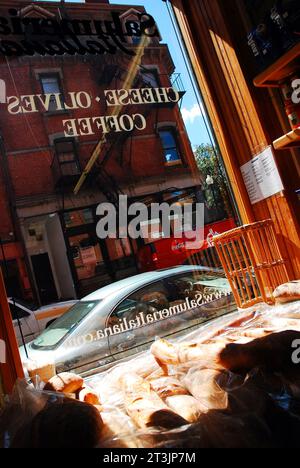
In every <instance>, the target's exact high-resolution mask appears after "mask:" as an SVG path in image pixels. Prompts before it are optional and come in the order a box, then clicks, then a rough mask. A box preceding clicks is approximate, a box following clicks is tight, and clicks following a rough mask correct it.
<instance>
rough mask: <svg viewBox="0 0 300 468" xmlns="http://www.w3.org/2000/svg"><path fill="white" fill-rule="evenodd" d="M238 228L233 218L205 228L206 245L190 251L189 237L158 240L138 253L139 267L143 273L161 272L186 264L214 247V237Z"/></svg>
mask: <svg viewBox="0 0 300 468" xmlns="http://www.w3.org/2000/svg"><path fill="white" fill-rule="evenodd" d="M235 227H236V222H235V220H234V219H233V218H230V219H226V220H223V221H217V222H215V223H211V224H207V225H206V226H205V227H204V239H205V241H204V243H203V245H202V246H201V248H200V249H192V250H191V249H189V248H187V247H186V241H187V237H186V236H185V235H184V234H183V235H182V237H180V238H176V239H175V238H174V237H171V238H167V239H163V238H162V239H158V240H157V241H154V242H151V243H149V244H147V245H144V246H143V247H141V248H140V249H139V251H138V265H139V269H140V271H141V272H147V271H153V270H160V269H162V268H170V267H173V266H178V265H182V264H184V263H185V262H186V261H187V260H188V259H189V258H190V257H191V256H192V255H193V254H196V253H198V252H201V251H204V250H206V249H209V248H210V247H212V238H213V236H214V235H217V234H222V233H223V232H226V231H229V230H231V229H234V228H235Z"/></svg>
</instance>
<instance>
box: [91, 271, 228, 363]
mask: <svg viewBox="0 0 300 468" xmlns="http://www.w3.org/2000/svg"><path fill="white" fill-rule="evenodd" d="M233 310H236V305H235V302H234V298H233V296H232V293H231V290H230V287H229V283H228V281H227V280H226V278H225V277H224V275H223V274H216V273H209V272H205V273H203V272H188V273H184V274H181V275H173V276H170V277H167V278H166V279H163V280H161V281H157V282H155V283H152V284H150V285H149V286H147V287H144V288H142V289H140V290H138V291H137V292H135V293H133V294H132V295H130V296H129V297H127V298H126V299H125V300H124V301H123V302H121V304H119V306H118V307H117V308H116V309H115V310H114V311H113V312H112V314H111V315H110V316H109V318H108V319H107V322H106V328H105V339H107V343H108V347H109V352H110V353H112V354H115V353H118V352H122V351H129V350H132V352H135V351H136V350H137V348H139V347H140V346H141V345H144V344H146V343H149V342H151V341H153V339H155V337H157V336H159V337H164V336H168V335H172V334H174V333H177V332H179V331H181V330H185V329H189V328H191V327H193V326H195V325H198V324H201V323H203V322H207V321H209V320H212V319H214V318H216V317H219V316H221V315H225V314H227V313H229V312H232V311H233ZM99 336H100V335H99Z"/></svg>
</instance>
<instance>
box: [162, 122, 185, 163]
mask: <svg viewBox="0 0 300 468" xmlns="http://www.w3.org/2000/svg"><path fill="white" fill-rule="evenodd" d="M159 136H160V139H161V142H162V146H163V150H164V155H165V160H166V164H167V165H170V166H171V165H176V164H181V157H180V154H179V151H178V146H177V142H176V139H175V136H174V133H173V131H172V130H160V131H159Z"/></svg>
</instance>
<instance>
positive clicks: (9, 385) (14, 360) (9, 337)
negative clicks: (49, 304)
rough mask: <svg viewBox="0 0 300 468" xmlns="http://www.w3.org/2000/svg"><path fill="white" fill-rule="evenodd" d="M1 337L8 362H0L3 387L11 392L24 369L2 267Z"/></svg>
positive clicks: (0, 288)
mask: <svg viewBox="0 0 300 468" xmlns="http://www.w3.org/2000/svg"><path fill="white" fill-rule="evenodd" d="M0 339H1V340H3V341H4V342H5V345H6V362H5V363H4V364H0V374H1V381H2V387H3V390H4V393H5V394H10V393H11V392H12V390H13V388H14V385H15V383H16V380H17V379H18V378H20V379H22V378H24V371H23V367H22V363H21V358H20V354H19V348H18V343H17V339H16V335H15V331H14V326H13V322H12V317H11V313H10V309H9V305H8V302H7V295H6V289H5V285H4V279H3V275H2V271H1V268H0Z"/></svg>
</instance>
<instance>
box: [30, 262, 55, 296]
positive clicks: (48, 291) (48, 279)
mask: <svg viewBox="0 0 300 468" xmlns="http://www.w3.org/2000/svg"><path fill="white" fill-rule="evenodd" d="M31 261H32V267H33V271H34V275H35V280H36V284H37V288H38V293H39V296H40V301H41V303H42V304H43V305H46V304H50V303H51V302H54V301H57V300H58V296H57V291H56V287H55V282H54V278H53V274H52V269H51V264H50V260H49V256H48V254H47V253H45V254H41V255H33V256H32V257H31Z"/></svg>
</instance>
